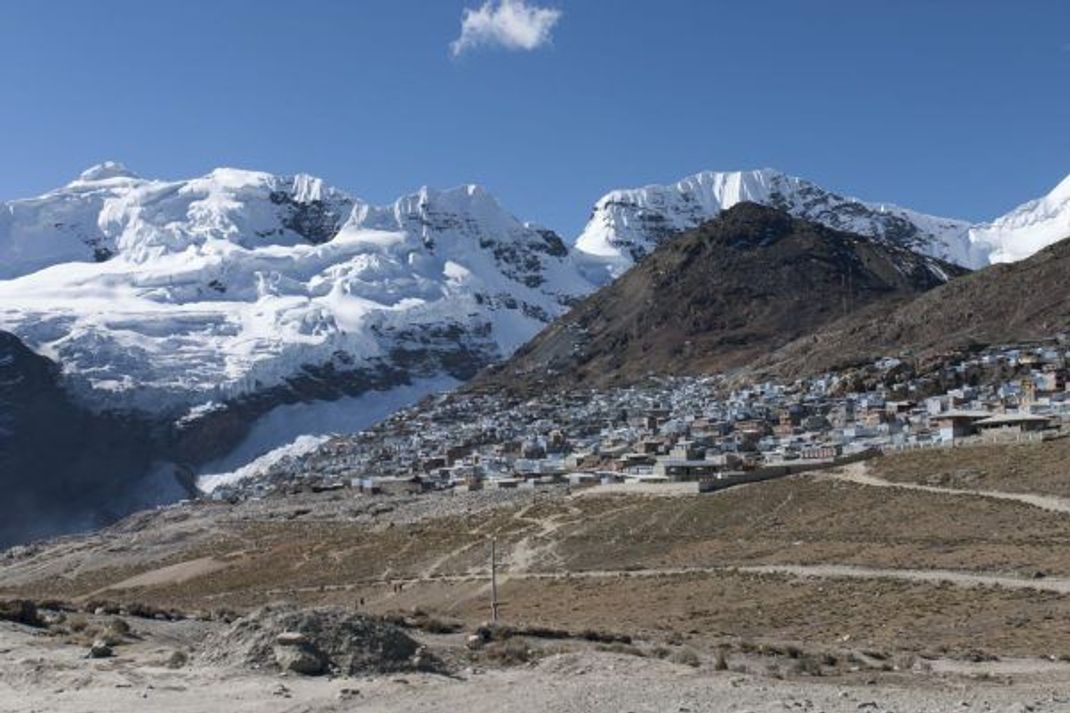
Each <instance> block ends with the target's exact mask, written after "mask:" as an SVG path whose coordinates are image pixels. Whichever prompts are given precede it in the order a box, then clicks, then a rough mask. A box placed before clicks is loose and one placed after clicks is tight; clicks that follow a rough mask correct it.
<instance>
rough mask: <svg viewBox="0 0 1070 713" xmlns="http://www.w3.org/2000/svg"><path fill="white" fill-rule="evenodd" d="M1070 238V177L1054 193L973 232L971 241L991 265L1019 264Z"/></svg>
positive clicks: (971, 232) (980, 226)
mask: <svg viewBox="0 0 1070 713" xmlns="http://www.w3.org/2000/svg"><path fill="white" fill-rule="evenodd" d="M1067 237H1070V176H1067V177H1066V178H1064V179H1063V180H1062V182H1061V183H1059V185H1057V186H1056V187H1055V188H1054V189H1052V191H1051V193H1049V194H1048V195H1046V196H1044V197H1043V198H1038V199H1036V200H1033V201H1029V202H1028V203H1025V204H1024V205H1021V206H1019V207H1017V208H1015V209H1014V210H1012V211H1011V212H1010V213H1007V214H1006V215H1004V216H1003V217H1001V218H997V219H996V220H994V221H992V222H991V223H983V224H981V225H976V226H974V227H973V228H971V229H970V235H969V240H970V243H971V245H972V246H973V247H974V248H975V249H976V250H977V251H978V252H981V253H983V254H985V255H987V258H988V260H987V261H988V263H998V262H1017V261H1018V260H1024V259H1025V258H1027V257H1029V256H1030V255H1032V254H1033V253H1035V252H1037V251H1039V250H1041V249H1042V248H1045V247H1047V246H1048V245H1051V244H1052V243H1055V242H1058V241H1060V240H1063V239H1064V238H1067Z"/></svg>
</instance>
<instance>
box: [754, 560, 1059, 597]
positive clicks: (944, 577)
mask: <svg viewBox="0 0 1070 713" xmlns="http://www.w3.org/2000/svg"><path fill="white" fill-rule="evenodd" d="M735 569H736V570H737V571H739V572H755V573H759V574H788V575H792V576H795V577H829V578H836V577H838V578H848V579H899V580H904V581H908V582H927V583H930V584H954V585H957V586H960V587H1005V588H1007V589H1035V590H1038V591H1042V592H1053V593H1055V594H1070V577H1043V578H1041V579H1032V578H1029V577H1013V576H1010V575H998V574H985V573H982V572H956V571H953V570H942V569H882V568H878V567H855V566H852V565H839V564H813V565H790V564H789V565H752V566H748V567H736V568H735Z"/></svg>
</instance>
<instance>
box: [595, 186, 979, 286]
mask: <svg viewBox="0 0 1070 713" xmlns="http://www.w3.org/2000/svg"><path fill="white" fill-rule="evenodd" d="M742 202H753V203H759V204H761V205H766V206H770V207H773V208H778V209H781V210H785V211H787V212H788V213H790V214H792V215H794V216H795V217H799V218H804V219H806V220H813V221H816V222H818V223H821V224H823V225H826V226H828V227H831V228H836V229H838V230H844V231H849V232H854V233H858V234H860V235H866V236H870V237H873V238H875V239H877V240H880V241H882V242H885V243H887V244H890V245H894V246H896V247H905V248H909V249H912V250H916V251H918V252H922V253H925V254H928V255H931V256H934V257H938V258H941V259H947V260H949V261H951V262H956V263H958V264H961V265H965V266H975V265H976V264H977V262H978V258H977V256H976V255H973V254H971V252H970V250H969V243H968V241H967V239H966V235H967V232H968V230H969V227H970V226H969V223H966V222H965V221H959V220H951V219H945V218H936V217H934V216H929V215H925V214H923V213H918V212H915V211H912V210H908V209H905V208H900V207H899V206H895V205H892V204H885V203H866V202H863V201H860V200H858V199H855V198H850V197H846V196H842V195H839V194H836V193H833V192H831V191H827V190H825V189H823V188H821V187H819V186H817V185H816V184H814V183H811V182H809V181H806V180H804V179H801V178H797V177H794V176H788V175H786V174H783V173H780V172H778V171H775V170H773V169H759V170H754V171H732V172H724V173H719V172H712V171H707V172H703V173H698V174H695V175H693V176H689V177H687V178H685V179H683V180H681V181H679V182H677V183H674V184H671V185H665V186H662V185H651V186H646V187H644V188H638V189H631V190H618V191H613V192H611V193H608V194H607V195H606V196H604V197H603V198H602V199H600V200H599V201H598V202H597V203H596V204H595V206H594V210H593V211H592V214H591V218H590V220H589V221H588V223H587V226H586V227H585V228H584V230H583V232H582V233H581V234H580V236H579V238H578V239H577V241H576V248H577V250H578V251H580V253H581V254H582V255H583V256H584V263H585V268H586V269H587V271H588V273H589V274H591V276H592V278H594V279H599V275H598V273H599V272H603V275H602V276H601V281H604V280H605V279H606V276H608V277H610V278H612V277H616V276H618V275H620V274H621V273H623V272H624V271H625V270H627V268H628V267H630V266H631V265H632V264H633V263H634V262H635V261H637V260H639V259H640V258H642V257H643V256H645V255H647V254H648V253H649V252H651V251H652V250H653V249H654V248H655V247H657V246H658V245H660V244H662V243H663V242H665V241H666V240H668V239H669V238H670V237H671V236H673V235H675V234H677V233H679V232H681V231H684V230H688V229H691V228H694V227H696V226H698V225H699V224H701V223H703V222H705V221H707V220H710V219H712V218H714V217H716V216H717V215H718V214H719V213H720V212H721V211H723V210H726V209H728V208H731V207H732V206H734V205H736V204H738V203H742Z"/></svg>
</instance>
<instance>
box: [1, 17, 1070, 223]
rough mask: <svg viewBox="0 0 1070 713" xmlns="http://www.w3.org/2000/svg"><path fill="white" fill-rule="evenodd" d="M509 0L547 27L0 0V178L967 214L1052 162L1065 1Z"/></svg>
mask: <svg viewBox="0 0 1070 713" xmlns="http://www.w3.org/2000/svg"><path fill="white" fill-rule="evenodd" d="M528 2H529V4H534V5H538V6H542V7H548V8H550V9H552V10H557V11H559V12H560V17H559V18H556V22H553V23H551V24H552V27H550V28H549V30H550V33H551V35H552V40H551V41H550V42H549V43H542V44H541V45H540V46H538V47H535V48H533V49H524V48H514V49H504V48H495V47H487V46H480V47H474V48H471V49H468V51H463V52H462V53H461V54H460V56H458V57H454V56H452V54H451V50H450V43H451V42H454V41H455V40H457V39H458V36H459V34H460V29H461V17H462V11H463V9H464V8H465V7H469V8H478V7H479V5H481V4H482V0H346V1H342V0H340V1H337V2H333V1H320V2H316V1H314V0H310V1H309V2H303V3H295V2H292V1H290V2H271V1H269V0H214V1H212V2H207V1H198V0H184V1H183V2H141V1H136V2H135V1H133V0H94V1H92V2H89V1H82V2H75V1H73V0H71V1H68V2H60V1H57V0H53V1H51V2H46V1H44V0H4V1H3V2H0V88H2V92H3V94H2V96H3V100H2V104H0V156H2V157H3V160H2V162H0V199H8V198H15V197H24V196H28V195H34V194H37V193H41V192H43V191H45V190H47V189H50V188H53V187H55V186H58V185H60V184H62V183H65V182H66V181H68V180H69V179H70V178H72V177H73V176H74V175H76V174H77V173H78V172H79V171H80V170H82V169H83V168H85V167H87V166H89V165H90V164H93V163H97V162H99V161H101V160H105V159H116V160H121V161H123V162H125V163H126V164H127V165H129V166H130V167H131V168H132V169H134V170H136V171H137V172H139V173H141V174H142V175H145V176H151V177H163V178H180V177H189V176H193V175H199V174H202V173H204V172H206V171H208V170H210V169H211V168H213V167H215V166H220V165H230V166H239V167H245V168H255V169H260V170H266V171H272V172H278V173H292V172H307V173H312V174H314V175H319V176H322V177H324V178H325V179H327V180H328V181H329V182H331V183H333V184H335V185H337V186H339V187H342V188H344V189H347V190H349V191H351V192H352V193H354V194H356V195H359V196H361V197H363V198H366V199H368V200H372V201H376V202H386V201H389V200H392V199H393V198H395V197H396V196H397V195H400V194H401V193H403V192H407V191H411V190H413V189H415V188H417V187H419V186H420V185H422V184H430V185H433V186H439V187H446V186H452V185H457V184H460V183H467V182H478V183H482V184H484V185H486V186H487V187H488V188H489V189H490V190H491V191H492V192H494V193H495V194H496V195H497V196H498V197H499V198H500V199H501V201H502V202H503V203H504V204H505V205H506V206H507V207H508V208H509V209H510V210H511V211H512V212H514V213H515V214H517V215H518V216H519V217H521V218H524V219H529V220H537V221H539V222H541V223H544V224H546V225H548V226H550V227H552V228H555V229H557V230H559V231H561V232H562V233H563V234H565V235H568V236H572V235H574V234H575V233H576V232H577V231H578V230H579V229H580V227H581V226H582V224H583V222H584V220H585V219H586V216H587V213H588V211H589V208H590V206H591V204H592V203H593V201H594V200H596V199H597V198H598V197H599V196H600V195H601V194H603V193H604V192H605V191H607V190H609V189H612V188H617V187H628V186H635V185H642V184H645V183H651V182H667V181H672V180H675V179H677V178H680V177H683V176H685V175H687V174H689V173H693V172H696V171H699V170H702V169H707V168H709V169H718V170H729V169H738V168H757V167H763V166H770V167H775V168H779V169H781V170H784V171H787V172H790V173H794V174H796V175H801V176H804V177H806V178H809V179H811V180H814V181H816V182H818V183H820V184H821V185H824V186H826V187H828V188H832V189H836V190H840V191H845V192H848V193H852V194H854V195H857V196H859V197H862V198H867V199H871V200H885V201H892V202H897V203H900V204H903V205H906V206H910V207H914V208H917V209H920V210H925V211H929V212H933V213H936V214H941V215H947V216H951V217H963V218H969V219H985V218H990V217H995V216H996V215H998V214H1001V213H1003V212H1005V211H1006V210H1008V209H1010V208H1012V207H1014V206H1015V205H1016V204H1018V203H1020V202H1022V201H1024V200H1027V199H1029V198H1032V197H1036V196H1039V195H1041V194H1043V193H1045V192H1047V191H1048V190H1049V189H1050V188H1051V187H1053V186H1054V185H1055V184H1056V183H1057V182H1058V181H1059V180H1060V179H1061V178H1062V177H1063V176H1065V175H1066V174H1067V173H1068V172H1070V91H1068V89H1070V3H1067V2H1063V1H1062V0H1048V1H1041V0H1032V1H1031V0H1020V1H1016V2H1009V1H1008V2H987V1H983V0H975V1H968V0H961V1H958V2H956V1H953V0H946V1H944V2H921V1H917V2H910V1H906V0H899V1H895V2H893V1H891V0H888V1H883V2H882V1H877V0H872V1H864V0H852V1H850V2H848V1H842V2H837V1H832V0H827V1H826V0H813V1H812V2H801V1H798V2H796V1H789V0H784V1H783V2H773V1H771V0H770V1H769V2H761V1H755V2H746V3H742V2H738V1H734V2H720V1H719V0H658V1H657V2H654V1H653V0H642V1H639V0H528Z"/></svg>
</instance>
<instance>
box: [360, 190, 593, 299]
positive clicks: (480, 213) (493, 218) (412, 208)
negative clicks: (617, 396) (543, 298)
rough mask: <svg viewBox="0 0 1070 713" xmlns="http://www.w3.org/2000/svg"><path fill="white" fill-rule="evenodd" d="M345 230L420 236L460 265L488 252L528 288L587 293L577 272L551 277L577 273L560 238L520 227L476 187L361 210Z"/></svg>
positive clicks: (527, 226)
mask: <svg viewBox="0 0 1070 713" xmlns="http://www.w3.org/2000/svg"><path fill="white" fill-rule="evenodd" d="M347 227H349V228H357V229H371V230H384V231H398V232H404V233H406V234H408V235H411V236H418V237H419V239H420V240H421V242H422V243H423V245H424V247H425V248H426V249H427V250H428V251H429V252H430V253H432V254H436V255H439V256H444V257H450V258H453V259H460V260H462V261H463V260H464V259H465V257H466V256H469V255H471V254H472V253H474V252H488V253H490V254H491V255H493V257H494V261H495V263H496V266H497V269H498V270H500V271H501V272H502V273H504V274H505V275H507V276H508V277H510V278H511V279H513V280H515V281H517V282H519V283H521V284H523V285H525V286H527V287H530V288H538V287H540V286H542V285H544V284H546V283H547V282H551V283H552V282H557V283H558V284H559V285H560V288H561V294H562V295H571V296H575V295H577V294H579V293H582V292H586V291H587V290H588V289H589V286H588V285H586V284H584V283H583V281H582V279H580V278H579V275H578V273H575V274H572V275H570V276H569V275H564V274H557V275H556V278H557V279H554V275H553V273H562V272H569V271H572V272H574V270H573V268H572V266H571V263H570V261H569V260H568V256H569V250H568V248H567V247H566V245H565V243H564V241H562V240H561V238H560V237H559V236H558V235H557V234H555V233H554V232H553V231H550V230H546V229H544V228H539V227H537V226H534V225H531V224H525V223H521V222H520V221H519V220H517V219H516V218H515V217H514V216H513V215H512V214H510V213H509V212H508V211H506V210H505V209H504V208H503V207H502V206H501V204H500V203H499V202H498V201H497V199H495V198H494V196H492V195H491V194H490V193H488V192H487V191H486V190H485V189H484V188H482V187H481V186H478V185H474V184H470V185H465V186H460V187H458V188H452V189H448V190H434V189H431V188H428V187H426V186H425V187H423V188H421V189H420V190H419V191H417V192H416V193H413V194H410V195H407V196H403V197H402V198H399V199H398V200H397V201H396V202H394V203H393V204H392V205H389V206H382V207H374V206H360V207H358V208H357V209H355V210H354V212H353V217H352V218H351V220H350V223H349V225H348V226H347ZM566 299H567V297H566Z"/></svg>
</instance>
